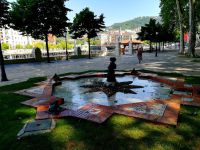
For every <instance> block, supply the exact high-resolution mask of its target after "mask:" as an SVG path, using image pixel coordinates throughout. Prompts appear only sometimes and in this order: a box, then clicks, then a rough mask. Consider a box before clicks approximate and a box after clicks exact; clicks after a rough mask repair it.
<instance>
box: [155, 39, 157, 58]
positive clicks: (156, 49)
mask: <svg viewBox="0 0 200 150" xmlns="http://www.w3.org/2000/svg"><path fill="white" fill-rule="evenodd" d="M155 57H158V47H157V42H156V54H155Z"/></svg>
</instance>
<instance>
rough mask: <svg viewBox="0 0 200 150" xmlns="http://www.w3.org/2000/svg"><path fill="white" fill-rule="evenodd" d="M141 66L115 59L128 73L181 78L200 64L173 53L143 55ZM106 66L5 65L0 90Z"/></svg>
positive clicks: (83, 62)
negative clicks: (171, 74)
mask: <svg viewBox="0 0 200 150" xmlns="http://www.w3.org/2000/svg"><path fill="white" fill-rule="evenodd" d="M143 60H144V61H143V62H142V63H141V64H138V60H137V57H136V55H123V56H119V57H117V61H116V64H117V69H119V70H132V69H133V68H136V69H147V70H152V71H159V72H179V73H183V74H185V75H195V76H199V75H200V63H194V62H191V59H188V58H181V57H179V56H178V55H177V51H176V52H175V51H168V52H160V53H158V57H155V53H144V54H143ZM108 64H109V57H99V58H93V59H74V60H69V61H57V62H54V63H50V64H48V63H28V64H16V65H6V66H5V68H6V73H7V76H8V79H9V80H10V81H8V82H0V86H3V85H7V84H12V83H17V82H21V81H25V80H27V79H28V78H32V77H38V76H53V75H54V74H55V73H58V74H62V73H67V72H81V71H86V70H105V69H107V66H108Z"/></svg>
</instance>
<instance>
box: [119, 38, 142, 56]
mask: <svg viewBox="0 0 200 150" xmlns="http://www.w3.org/2000/svg"><path fill="white" fill-rule="evenodd" d="M140 44H143V42H142V41H140V40H123V41H121V42H119V47H120V53H121V54H123V55H124V54H125V48H126V46H129V53H130V54H133V50H134V49H136V47H137V46H139V45H140ZM133 46H134V48H133Z"/></svg>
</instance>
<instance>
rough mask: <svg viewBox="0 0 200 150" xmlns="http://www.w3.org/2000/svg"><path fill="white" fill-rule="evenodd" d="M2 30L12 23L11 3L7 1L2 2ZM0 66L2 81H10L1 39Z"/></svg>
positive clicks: (0, 17) (0, 1)
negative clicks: (10, 15)
mask: <svg viewBox="0 0 200 150" xmlns="http://www.w3.org/2000/svg"><path fill="white" fill-rule="evenodd" d="M0 8H1V9H0V28H3V27H5V26H6V25H8V24H9V22H10V17H9V11H8V9H9V3H8V2H7V1H6V0H0ZM0 65H1V81H8V78H7V76H6V71H5V66H4V58H3V52H2V49H1V37H0Z"/></svg>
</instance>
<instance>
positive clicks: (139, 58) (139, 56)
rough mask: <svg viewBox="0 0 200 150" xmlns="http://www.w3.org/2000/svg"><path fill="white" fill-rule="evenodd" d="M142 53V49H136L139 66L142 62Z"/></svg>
mask: <svg viewBox="0 0 200 150" xmlns="http://www.w3.org/2000/svg"><path fill="white" fill-rule="evenodd" d="M142 52H143V48H142V47H138V49H137V58H138V61H139V64H140V63H141V61H142Z"/></svg>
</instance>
